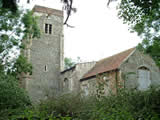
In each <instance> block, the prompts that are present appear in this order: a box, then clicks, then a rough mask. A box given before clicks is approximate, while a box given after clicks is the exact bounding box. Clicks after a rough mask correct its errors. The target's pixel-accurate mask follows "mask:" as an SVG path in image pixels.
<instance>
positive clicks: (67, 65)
mask: <svg viewBox="0 0 160 120" xmlns="http://www.w3.org/2000/svg"><path fill="white" fill-rule="evenodd" d="M75 64H76V63H75V62H74V61H73V60H72V59H71V58H67V57H65V58H64V68H65V69H69V68H71V67H73V66H74V65H75Z"/></svg>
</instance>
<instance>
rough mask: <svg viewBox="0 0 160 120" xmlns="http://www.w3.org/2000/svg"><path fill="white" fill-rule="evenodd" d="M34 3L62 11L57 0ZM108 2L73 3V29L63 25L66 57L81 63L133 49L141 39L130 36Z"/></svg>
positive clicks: (100, 0)
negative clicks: (75, 10) (77, 59)
mask: <svg viewBox="0 0 160 120" xmlns="http://www.w3.org/2000/svg"><path fill="white" fill-rule="evenodd" d="M22 1H23V3H24V5H25V7H30V8H31V7H33V6H34V5H35V4H37V5H43V6H46V7H50V8H55V9H60V10H61V9H62V4H61V3H60V0H31V2H32V3H31V5H30V6H26V1H25V0H22ZM106 4H107V0H74V4H73V6H74V7H76V8H77V12H76V13H75V14H72V16H71V17H70V19H69V21H68V23H69V24H70V25H72V26H75V28H67V27H66V26H64V41H65V42H64V48H65V49H64V53H65V56H66V57H71V58H72V59H76V58H77V57H80V58H81V59H82V60H83V61H95V60H99V59H102V58H105V57H108V56H111V55H113V54H116V53H118V52H121V51H123V50H126V49H129V48H131V47H134V46H136V45H137V44H138V43H139V42H140V41H141V40H140V38H139V37H138V36H137V35H136V33H134V34H133V33H130V32H129V31H128V26H127V25H124V24H123V22H122V20H119V19H118V17H117V10H116V5H117V2H113V3H111V4H110V6H109V7H107V5H106Z"/></svg>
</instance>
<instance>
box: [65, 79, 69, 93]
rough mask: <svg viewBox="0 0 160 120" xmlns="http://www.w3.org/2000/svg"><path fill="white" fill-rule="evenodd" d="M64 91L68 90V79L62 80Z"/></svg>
mask: <svg viewBox="0 0 160 120" xmlns="http://www.w3.org/2000/svg"><path fill="white" fill-rule="evenodd" d="M64 90H67V91H68V90H69V80H68V78H65V79H64Z"/></svg>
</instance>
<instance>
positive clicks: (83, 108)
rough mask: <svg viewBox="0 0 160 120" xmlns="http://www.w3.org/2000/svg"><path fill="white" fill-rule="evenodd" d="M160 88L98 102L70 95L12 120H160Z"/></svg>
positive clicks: (113, 96) (131, 92) (132, 91)
mask: <svg viewBox="0 0 160 120" xmlns="http://www.w3.org/2000/svg"><path fill="white" fill-rule="evenodd" d="M159 99H160V89H159V87H157V88H151V89H149V90H147V91H136V90H125V89H120V90H119V91H118V94H117V95H111V96H107V97H102V98H101V99H99V98H98V99H97V97H95V96H89V97H81V95H80V94H77V95H75V94H66V95H63V96H60V97H57V98H49V99H48V100H46V101H42V102H41V104H39V105H38V106H35V107H32V108H28V109H26V110H25V111H23V112H22V113H21V114H20V115H14V116H12V118H14V119H12V120H19V119H21V120H37V119H39V120H40V119H41V120H73V119H74V120H159V119H160V101H159Z"/></svg>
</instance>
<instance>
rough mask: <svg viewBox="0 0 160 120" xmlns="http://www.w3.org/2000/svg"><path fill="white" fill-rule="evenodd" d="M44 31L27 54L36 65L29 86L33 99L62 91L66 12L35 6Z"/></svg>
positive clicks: (29, 47) (28, 48) (32, 43)
mask: <svg viewBox="0 0 160 120" xmlns="http://www.w3.org/2000/svg"><path fill="white" fill-rule="evenodd" d="M33 12H34V15H35V16H38V25H39V28H40V30H41V37H40V38H39V39H33V40H31V43H30V45H29V46H28V47H27V49H26V56H27V58H28V60H29V61H30V63H31V64H32V66H33V70H32V71H33V72H32V75H30V76H28V77H27V78H26V80H25V87H26V89H27V91H28V93H29V96H30V98H31V100H32V101H34V102H36V101H39V100H40V99H46V98H47V97H48V96H54V95H55V94H58V93H59V92H60V72H61V71H62V70H63V54H64V53H63V43H64V41H63V12H62V11H60V10H55V9H51V8H47V7H42V6H37V5H36V6H35V7H34V8H33Z"/></svg>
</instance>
